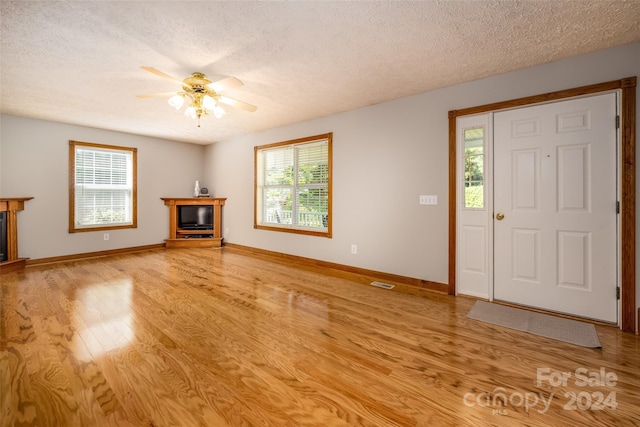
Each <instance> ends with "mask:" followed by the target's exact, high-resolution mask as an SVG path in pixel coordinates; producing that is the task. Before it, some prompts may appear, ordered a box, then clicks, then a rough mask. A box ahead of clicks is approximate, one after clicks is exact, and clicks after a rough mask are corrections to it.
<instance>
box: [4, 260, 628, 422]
mask: <svg viewBox="0 0 640 427" xmlns="http://www.w3.org/2000/svg"><path fill="white" fill-rule="evenodd" d="M0 280H1V286H0V297H1V310H0V386H1V393H2V394H1V401H0V410H1V412H0V418H1V420H0V425H2V426H13V425H16V426H22V425H37V426H103V425H105V426H129V425H133V426H215V427H218V426H227V425H228V426H244V425H254V426H348V425H358V426H438V425H443V426H448V425H451V426H467V425H468V426H485V425H486V426H489V425H491V426H517V425H531V426H537V425H540V426H562V425H567V426H579V425H585V426H587V425H588V426H614V425H616V426H634V425H635V426H637V425H640V408H639V406H638V405H640V345H639V340H638V337H637V336H635V335H632V334H626V333H622V332H620V331H619V330H617V329H615V328H612V327H607V326H597V330H598V333H599V336H600V340H601V342H602V345H603V348H602V349H587V348H582V347H578V346H575V345H570V344H564V343H561V342H556V341H553V340H550V339H545V338H542V337H537V336H533V335H528V334H526V333H522V332H518V331H514V330H509V329H504V328H500V327H496V326H492V325H488V324H485V323H481V322H477V321H473V320H469V319H467V318H466V317H465V316H466V314H467V312H468V311H469V309H470V308H471V306H472V305H473V303H474V301H473V300H471V299H467V298H462V297H458V298H453V297H450V296H447V295H443V294H438V293H435V292H428V291H420V292H417V291H414V292H408V293H405V292H398V291H397V289H399V288H402V286H399V287H397V288H396V289H395V290H384V289H379V288H375V287H372V286H368V285H367V284H366V283H368V281H369V280H370V279H369V278H364V277H360V276H357V275H354V274H350V273H344V272H335V271H331V270H323V269H321V268H317V267H304V266H295V265H286V264H285V263H284V262H283V261H274V260H270V259H269V258H268V257H265V256H257V255H249V254H247V253H246V252H243V251H241V250H238V249H231V248H224V249H217V250H216V249H176V250H155V251H147V252H140V253H136V254H128V255H117V256H111V257H104V258H97V259H92V260H84V261H75V262H65V263H59V264H51V265H41V266H34V267H29V268H27V269H26V270H25V271H24V273H10V274H7V275H5V276H2V278H1V279H0ZM538 369H543V370H544V369H546V371H544V372H545V376H544V378H542V377H541V379H542V381H541V383H540V384H537V383H536V379H537V377H536V375H537V370H538ZM580 369H584V371H581V370H580ZM603 370H604V372H605V373H608V374H609V376H608V378H607V379H608V381H609V383H607V384H602V383H601V382H599V381H597V380H599V378H596V377H595V375H596V374H598V375H599V374H600V373H601V372H603ZM564 372H567V373H569V375H570V376H569V377H568V378H567V381H566V384H557V383H556V385H555V386H552V384H551V383H553V380H556V379H557V377H559V376H560V374H561V373H564ZM582 374H584V375H582ZM614 375H615V377H616V379H613V377H612V376H614ZM581 376H590V377H592V380H593V383H592V384H590V385H589V384H586V385H583V384H581ZM549 378H550V379H551V380H552V381H549ZM603 380H604V379H603ZM558 382H560V381H558ZM603 382H604V381H603ZM596 383H598V384H596ZM613 383H615V385H614V384H613ZM501 393H503V394H502V395H501ZM572 395H575V397H576V401H575V402H572ZM501 396H502V398H501ZM607 397H608V399H606V398H607ZM536 399H537V400H538V401H537V404H535V405H534V403H535V402H536ZM540 399H544V401H545V403H543V402H542V400H540ZM523 400H526V401H528V402H529V404H530V407H526V406H525V405H524V404H523ZM505 401H506V402H505ZM548 402H550V404H549V406H548V407H547V406H546V405H547V403H548ZM598 402H601V403H602V405H598ZM504 403H506V404H504ZM599 407H602V409H598V408H599ZM571 408H575V410H572V409H571Z"/></svg>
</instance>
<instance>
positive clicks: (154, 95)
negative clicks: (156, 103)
mask: <svg viewBox="0 0 640 427" xmlns="http://www.w3.org/2000/svg"><path fill="white" fill-rule="evenodd" d="M177 94H178V92H157V93H143V94H142V95H136V98H157V97H162V96H173V95H177Z"/></svg>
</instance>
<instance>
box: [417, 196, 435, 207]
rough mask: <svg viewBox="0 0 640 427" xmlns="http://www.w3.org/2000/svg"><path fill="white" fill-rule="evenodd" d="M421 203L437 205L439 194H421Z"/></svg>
mask: <svg viewBox="0 0 640 427" xmlns="http://www.w3.org/2000/svg"><path fill="white" fill-rule="evenodd" d="M420 204H421V205H437V204H438V196H435V195H421V196H420Z"/></svg>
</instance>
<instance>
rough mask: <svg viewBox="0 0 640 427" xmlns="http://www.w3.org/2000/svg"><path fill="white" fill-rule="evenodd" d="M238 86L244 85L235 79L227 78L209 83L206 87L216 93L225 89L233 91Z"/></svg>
mask: <svg viewBox="0 0 640 427" xmlns="http://www.w3.org/2000/svg"><path fill="white" fill-rule="evenodd" d="M240 86H244V83H242V82H241V81H240V80H238V79H236V78H235V77H227V78H225V79H222V80H218V81H217V82H213V83H209V84H208V85H207V87H209V88H211V89H213V90H215V91H216V92H220V91H221V90H225V89H233V88H236V87H240Z"/></svg>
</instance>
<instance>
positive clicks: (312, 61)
mask: <svg viewBox="0 0 640 427" xmlns="http://www.w3.org/2000/svg"><path fill="white" fill-rule="evenodd" d="M1 7H2V9H1V18H0V19H1V26H2V27H1V28H2V32H1V34H0V35H1V51H0V55H1V57H0V59H1V63H0V66H1V69H0V77H1V79H0V88H1V99H0V107H1V112H2V113H5V114H12V115H17V116H24V117H31V118H39V119H45V120H53V121H59V122H64V123H72V124H78V125H85V126H91V127H96V128H103V129H111V130H116V131H122V132H129V133H135V134H142V135H150V136H155V137H160V138H167V139H172V140H178V141H186V142H194V143H199V144H209V143H211V142H215V141H221V140H224V139H227V138H230V137H233V136H237V135H241V134H246V133H250V132H255V131H260V130H264V129H269V128H273V127H277V126H282V125H286V124H289V123H295V122H300V121H304V120H309V119H313V118H316V117H321V116H326V115H330V114H334V113H338V112H341V111H346V110H351V109H355V108H359V107H363V106H367V105H372V104H377V103H380V102H384V101H387V100H390V99H395V98H399V97H403V96H408V95H414V94H418V93H422V92H426V91H429V90H433V89H437V88H441V87H445V86H451V85H454V84H458V83H462V82H467V81H471V80H476V79H480V78H483V77H487V76H491V75H495V74H499V73H504V72H508V71H513V70H517V69H522V68H526V67H530V66H534V65H538V64H543V63H547V62H551V61H556V60H559V59H563V58H567V57H571V56H575V55H579V54H584V53H588V52H593V51H597V50H601V49H606V48H609V47H613V46H618V45H623V44H627V43H632V42H635V41H638V40H640V22H639V20H640V1H638V0H636V1H601V0H583V1H573V0H571V1H558V0H556V1H544V0H542V1H493V0H491V1H421V2H418V1H414V2H407V1H393V2H387V1H385V2H370V1H367V2H348V1H347V2H344V1H340V2H329V1H318V2H312V1H304V2H302V1H301V2H253V1H249V2H230V1H228V2H209V1H198V2H180V1H163V2H159V1H135V2H120V1H106V2H102V1H67V2H64V1H63V2H60V1H55V2H54V1H46V2H45V1H43V2H32V1H5V0H2V3H1ZM142 65H145V66H151V67H154V68H157V69H159V70H161V71H163V72H165V73H167V74H170V75H172V76H175V77H177V78H179V79H183V78H184V77H186V76H188V75H190V74H191V73H193V72H195V71H199V72H203V73H205V74H207V75H208V76H209V78H211V79H212V80H217V79H220V78H224V77H227V76H234V77H237V78H239V79H240V80H242V81H243V82H244V83H245V85H244V86H243V87H241V88H238V89H233V90H228V91H225V92H223V94H224V95H227V96H230V97H233V98H237V99H240V100H242V101H245V102H249V103H251V104H255V105H257V106H258V110H257V111H256V112H254V113H249V112H245V111H241V110H234V109H232V108H226V110H227V115H226V116H225V117H224V118H222V119H215V118H214V117H213V116H208V117H205V118H204V119H203V120H202V127H200V128H198V127H196V122H195V121H194V120H190V119H187V118H186V117H185V116H184V115H182V114H180V113H178V112H176V111H175V110H172V109H171V108H170V107H169V106H168V105H167V103H166V98H153V99H139V98H136V97H135V95H136V94H140V93H149V92H166V91H173V90H178V87H177V85H175V84H174V83H172V82H171V81H168V80H164V79H162V78H160V77H157V76H155V75H153V74H150V73H148V72H146V71H143V70H141V69H140V66H142Z"/></svg>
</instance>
